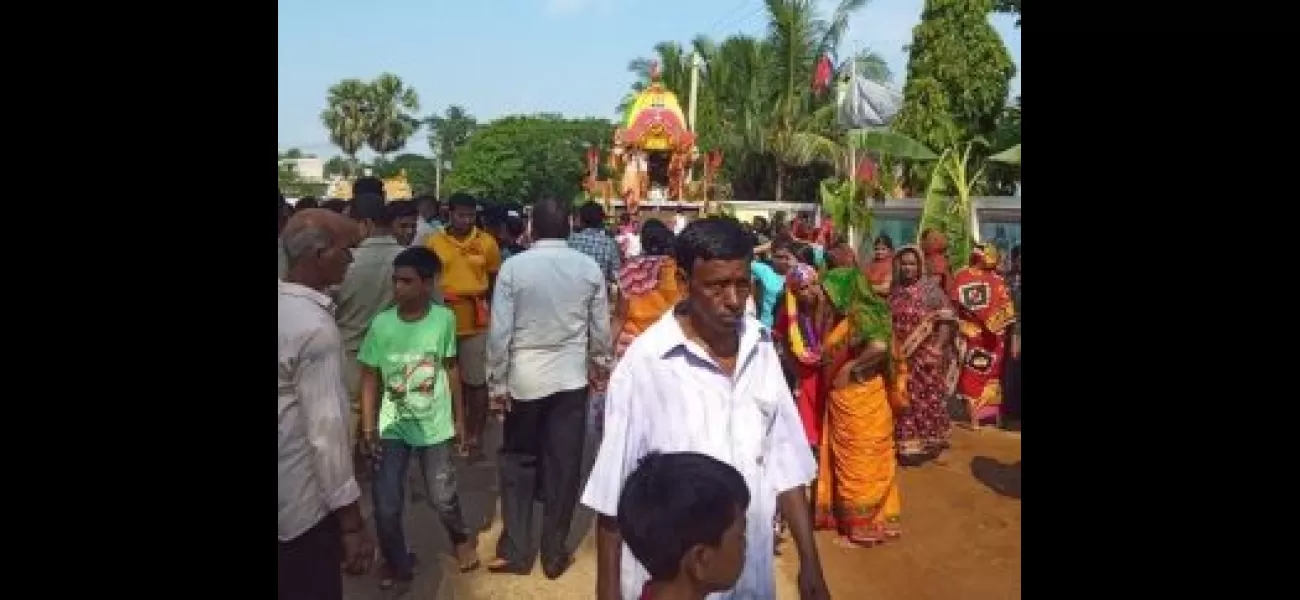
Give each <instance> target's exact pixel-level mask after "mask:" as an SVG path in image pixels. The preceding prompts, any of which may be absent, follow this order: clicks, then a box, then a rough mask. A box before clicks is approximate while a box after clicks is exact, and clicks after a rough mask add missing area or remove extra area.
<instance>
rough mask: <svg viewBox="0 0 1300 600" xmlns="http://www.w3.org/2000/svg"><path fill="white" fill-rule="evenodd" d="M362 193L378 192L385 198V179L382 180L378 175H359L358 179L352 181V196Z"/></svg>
mask: <svg viewBox="0 0 1300 600" xmlns="http://www.w3.org/2000/svg"><path fill="white" fill-rule="evenodd" d="M361 194H378V195H379V197H381V198H383V197H384V182H383V180H381V179H380V178H378V177H372V176H369V175H367V176H365V177H358V178H357V180H356V181H353V182H352V197H353V198H356V197H357V196H360V195H361Z"/></svg>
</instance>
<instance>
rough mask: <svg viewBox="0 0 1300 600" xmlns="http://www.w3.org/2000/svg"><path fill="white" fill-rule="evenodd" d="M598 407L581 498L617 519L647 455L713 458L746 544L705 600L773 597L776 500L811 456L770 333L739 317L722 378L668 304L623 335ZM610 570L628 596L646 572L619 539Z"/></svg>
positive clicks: (804, 473)
mask: <svg viewBox="0 0 1300 600" xmlns="http://www.w3.org/2000/svg"><path fill="white" fill-rule="evenodd" d="M605 410H606V413H605V437H604V440H603V441H602V442H601V445H600V451H599V452H598V453H597V455H596V464H595V467H593V469H592V471H591V476H590V478H588V480H587V488H586V489H585V490H584V491H583V494H582V503H583V504H585V505H587V506H588V507H590V508H591V509H592V510H594V511H596V512H598V513H600V514H603V515H607V516H611V517H614V516H617V515H618V500H619V496H620V495H621V494H622V491H623V483H624V482H625V481H626V480H627V476H628V475H630V474H631V473H632V471H633V470H634V469H636V466H637V463H638V462H639V461H640V460H641V458H642V457H644V456H645V455H646V454H649V453H650V452H701V453H703V454H707V455H709V456H712V457H714V458H716V459H718V460H721V461H723V462H725V463H727V464H729V465H731V466H733V467H735V468H736V470H737V471H740V474H741V475H742V476H743V477H744V478H745V482H746V483H747V484H748V486H749V493H750V496H751V499H750V504H749V511H748V513H747V517H748V527H747V528H746V532H745V535H746V536H747V538H748V548H747V550H746V555H745V567H744V570H743V571H742V572H741V575H740V579H739V581H737V583H736V586H735V587H734V588H733V589H732V590H731V591H729V592H725V593H721V594H713V595H710V596H709V598H711V599H713V600H717V599H720V598H734V599H746V600H747V599H750V598H756V599H757V598H763V599H767V598H775V597H776V589H775V582H774V580H773V573H772V543H773V540H772V519H773V517H774V516H775V514H776V499H777V496H778V495H779V494H780V493H781V492H784V491H787V490H790V489H794V488H797V487H799V486H801V485H806V484H807V483H808V482H810V481H812V479H813V477H815V476H816V474H817V463H816V461H815V460H814V459H813V455H812V450H811V449H810V448H809V447H808V442H807V440H806V438H805V437H804V434H803V424H802V423H801V422H800V420H799V413H798V411H797V410H795V406H794V398H792V397H791V396H790V388H788V387H787V386H786V383H785V377H784V375H782V373H781V362H780V359H779V358H778V357H777V354H776V348H775V347H774V346H773V345H772V336H771V332H770V331H768V330H767V329H766V328H765V327H763V325H762V324H761V323H759V322H758V321H757V320H756V319H754V318H752V317H745V321H744V325H743V326H742V331H741V336H740V351H739V353H738V354H737V357H736V369H735V371H734V373H733V374H732V375H731V376H727V375H726V374H724V373H723V372H722V370H721V369H720V368H719V367H718V365H717V363H716V362H715V361H714V360H713V359H711V358H709V355H708V353H707V352H705V351H704V349H703V348H701V347H700V346H699V345H698V344H696V343H695V342H693V341H690V340H688V339H687V338H686V335H685V334H684V333H683V332H682V328H681V325H680V324H678V322H677V317H676V315H675V314H674V311H672V310H670V311H668V312H667V313H665V314H664V316H663V317H662V318H660V319H659V320H658V321H656V322H655V324H654V325H651V326H650V328H649V329H647V330H645V332H644V333H642V334H641V335H640V336H638V337H637V338H636V340H635V341H634V342H632V345H630V346H629V347H628V349H627V353H626V354H624V355H623V358H622V359H621V360H620V361H619V362H618V365H617V366H616V367H615V368H614V373H613V376H612V377H611V378H610V382H609V392H608V395H607V396H606V404H605ZM619 572H620V583H621V586H622V595H623V598H625V599H628V600H635V599H636V598H638V597H639V595H640V593H641V588H642V586H643V585H644V584H645V582H646V580H647V579H648V577H649V576H648V574H647V573H646V571H645V568H644V567H642V566H641V564H640V563H638V562H637V561H636V559H635V558H633V556H632V553H631V551H629V550H628V549H627V546H626V545H624V546H623V556H622V561H621V565H620V569H619Z"/></svg>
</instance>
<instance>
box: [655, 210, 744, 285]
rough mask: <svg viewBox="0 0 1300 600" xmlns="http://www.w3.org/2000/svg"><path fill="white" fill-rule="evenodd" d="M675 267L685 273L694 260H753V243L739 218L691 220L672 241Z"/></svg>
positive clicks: (691, 267) (691, 266)
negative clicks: (675, 260) (675, 239)
mask: <svg viewBox="0 0 1300 600" xmlns="http://www.w3.org/2000/svg"><path fill="white" fill-rule="evenodd" d="M674 251H675V254H676V255H677V256H676V258H677V268H679V269H682V270H683V271H685V272H686V273H687V274H688V275H689V274H690V273H691V269H693V268H695V261H697V260H753V259H754V244H753V243H752V241H751V240H750V237H749V234H748V233H745V229H744V228H743V227H741V226H740V221H737V220H735V219H733V218H731V217H721V216H712V217H705V218H703V219H696V220H694V221H691V223H690V224H689V225H687V226H686V228H685V229H682V232H681V234H679V235H678V236H677V241H676V242H674Z"/></svg>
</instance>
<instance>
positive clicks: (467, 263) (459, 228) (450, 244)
mask: <svg viewBox="0 0 1300 600" xmlns="http://www.w3.org/2000/svg"><path fill="white" fill-rule="evenodd" d="M447 204H448V205H449V207H450V209H451V211H450V213H451V214H450V218H449V219H448V223H447V226H446V228H444V229H442V230H441V231H438V232H437V233H435V234H433V235H431V236H429V249H430V250H432V251H433V252H434V254H437V255H438V259H439V260H440V261H442V292H443V297H444V298H445V304H446V306H447V308H450V309H451V310H452V312H454V313H455V314H456V340H457V344H458V345H457V350H456V355H457V359H458V360H459V361H460V379H461V383H462V385H463V388H462V389H463V392H464V393H463V394H461V398H462V401H461V402H462V404H463V406H458V407H455V408H456V409H457V411H456V412H457V415H456V417H457V421H458V423H457V433H458V434H459V435H460V439H461V443H462V444H463V449H464V451H465V452H466V453H467V454H471V455H474V456H478V455H479V445H480V443H481V440H482V436H483V427H484V426H485V425H486V424H487V403H488V397H487V364H486V363H487V331H488V317H489V315H490V314H491V313H490V311H489V310H488V300H489V299H491V298H492V284H493V283H494V281H495V279H496V274H497V271H498V270H500V269H501V249H500V248H499V247H497V242H496V239H495V238H494V237H493V236H492V234H490V233H488V232H486V231H483V230H482V229H479V228H478V227H475V226H474V221H475V217H476V214H477V210H478V201H477V200H475V199H474V197H473V196H470V195H468V194H453V195H452V197H451V198H450V199H448V201H447Z"/></svg>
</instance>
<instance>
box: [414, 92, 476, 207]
mask: <svg viewBox="0 0 1300 600" xmlns="http://www.w3.org/2000/svg"><path fill="white" fill-rule="evenodd" d="M424 126H425V128H426V130H427V131H428V132H429V149H430V150H432V151H433V156H434V161H435V163H434V171H435V173H434V184H433V188H434V194H437V195H440V194H441V193H442V170H443V169H444V168H447V167H449V166H451V165H449V164H448V162H449V161H452V160H454V158H455V154H456V149H458V148H460V147H461V146H463V145H464V144H465V142H467V141H469V136H471V135H473V134H474V130H476V129H478V121H477V120H475V119H474V117H473V116H471V115H470V114H469V113H467V112H465V109H464V108H462V107H460V106H457V105H455V104H453V105H451V106H448V107H447V110H446V111H444V112H443V114H441V115H430V116H428V117H426V118H425V119H424Z"/></svg>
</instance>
